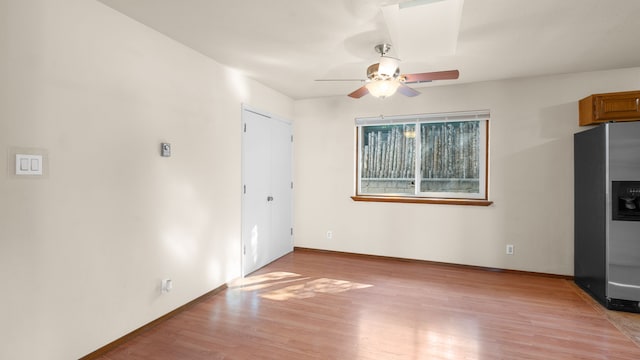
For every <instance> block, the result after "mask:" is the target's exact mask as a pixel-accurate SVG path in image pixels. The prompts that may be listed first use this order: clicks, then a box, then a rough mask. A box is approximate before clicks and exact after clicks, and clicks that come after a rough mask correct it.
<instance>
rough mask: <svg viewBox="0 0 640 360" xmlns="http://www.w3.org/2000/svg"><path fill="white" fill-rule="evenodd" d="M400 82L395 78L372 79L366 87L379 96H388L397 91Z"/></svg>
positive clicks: (372, 93)
mask: <svg viewBox="0 0 640 360" xmlns="http://www.w3.org/2000/svg"><path fill="white" fill-rule="evenodd" d="M398 86H400V83H399V82H398V81H397V80H395V79H388V80H372V81H370V82H368V83H367V84H366V85H365V87H366V88H367V90H369V93H370V94H371V95H373V96H375V97H377V98H386V97H388V96H391V95H393V94H395V93H396V90H398Z"/></svg>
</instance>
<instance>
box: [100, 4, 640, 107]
mask: <svg viewBox="0 0 640 360" xmlns="http://www.w3.org/2000/svg"><path fill="white" fill-rule="evenodd" d="M100 1H101V2H103V3H104V4H106V5H108V6H110V7H112V8H114V9H116V10H118V11H120V12H122V13H124V14H126V15H128V16H130V17H131V18H133V19H136V20H137V21H139V22H141V23H143V24H146V25H147V26H149V27H151V28H153V29H156V30H157V31H159V32H161V33H164V34H165V35H167V36H169V37H171V38H173V39H175V40H177V41H179V42H181V43H183V44H185V45H187V46H189V47H191V48H193V49H195V50H197V51H199V52H201V53H202V54H204V55H206V56H209V57H210V58H212V59H214V60H216V61H217V62H219V63H221V64H224V65H227V66H229V67H231V68H234V69H237V70H238V71H241V72H242V73H244V74H245V75H247V76H248V77H250V78H253V79H255V80H257V81H259V82H261V83H263V84H265V85H268V86H269V87H271V88H273V89H276V90H278V91H280V92H282V93H284V94H286V95H288V96H290V97H292V98H294V99H303V98H312V97H320V96H332V95H346V94H348V93H350V92H351V91H353V90H355V89H357V88H358V87H360V86H361V84H360V83H359V82H316V81H314V80H315V79H336V78H340V79H342V78H347V79H363V78H365V77H366V68H367V66H369V65H370V64H372V63H375V62H377V58H378V55H377V54H376V53H375V52H374V50H373V47H374V46H375V45H376V44H379V43H382V42H389V41H391V39H392V37H391V36H390V31H389V28H388V26H387V23H386V22H385V18H384V16H383V12H382V8H383V7H385V6H389V5H393V4H398V3H401V2H405V1H398V0H395V1H394V0H322V1H319V0H269V1H265V0H232V1H222V0H100ZM425 6H431V5H425ZM411 26H414V27H416V29H418V30H416V32H415V33H414V34H413V35H414V36H415V37H413V38H412V39H411V40H412V41H402V44H403V45H402V46H403V47H404V48H403V47H401V48H399V49H394V51H396V53H394V54H392V55H395V56H399V57H400V58H401V60H402V62H401V64H400V69H401V72H402V73H418V72H430V71H441V70H451V69H458V70H460V78H459V79H458V80H446V81H440V82H434V83H433V84H430V85H424V84H421V85H420V86H437V85H443V84H454V83H466V82H477V81H485V80H497V79H506V78H515V77H527V76H536V75H546V74H560V73H572V72H582V71H593V70H605V69H617V68H628V67H636V66H640V44H639V43H638V35H639V34H640V1H639V0H466V1H464V6H463V8H462V16H461V21H460V24H459V26H460V27H459V34H458V42H457V48H456V51H455V54H453V55H437V54H433V53H429V49H430V48H429V44H431V43H434V42H435V41H436V40H437V39H438V36H439V35H438V29H433V28H431V29H430V28H429V24H425V22H423V21H419V20H418V21H417V22H416V23H413V24H411ZM392 32H393V30H392ZM434 36H435V37H434ZM411 42H417V43H419V44H420V43H422V44H424V47H422V46H411V48H408V47H407V46H406V44H407V43H411ZM638 85H639V87H640V84H638ZM420 86H414V87H418V88H419V87H420Z"/></svg>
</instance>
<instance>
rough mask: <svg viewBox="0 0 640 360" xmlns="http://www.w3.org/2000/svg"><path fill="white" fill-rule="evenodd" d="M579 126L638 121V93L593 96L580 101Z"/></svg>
mask: <svg viewBox="0 0 640 360" xmlns="http://www.w3.org/2000/svg"><path fill="white" fill-rule="evenodd" d="M579 113H580V116H579V124H580V126H585V125H595V124H599V123H603V122H608V121H638V120H640V91H626V92H617V93H608V94H594V95H591V96H587V97H586V98H584V99H582V100H580V103H579Z"/></svg>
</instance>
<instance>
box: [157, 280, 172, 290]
mask: <svg viewBox="0 0 640 360" xmlns="http://www.w3.org/2000/svg"><path fill="white" fill-rule="evenodd" d="M160 286H161V289H162V292H163V293H168V292H169V291H171V289H173V281H171V279H162V283H161V284H160Z"/></svg>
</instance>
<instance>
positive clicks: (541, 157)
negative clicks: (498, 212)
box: [500, 134, 573, 273]
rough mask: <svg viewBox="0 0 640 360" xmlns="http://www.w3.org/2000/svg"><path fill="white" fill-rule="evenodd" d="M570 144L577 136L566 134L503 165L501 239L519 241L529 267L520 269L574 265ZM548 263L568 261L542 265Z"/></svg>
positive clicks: (520, 252) (522, 259)
mask: <svg viewBox="0 0 640 360" xmlns="http://www.w3.org/2000/svg"><path fill="white" fill-rule="evenodd" d="M572 149H573V136H572V135H567V134H565V135H564V136H563V137H562V138H560V139H557V140H554V141H549V142H546V143H544V144H540V145H537V146H534V147H531V148H527V149H525V150H523V151H518V152H515V153H512V154H511V155H509V156H507V157H505V158H504V160H503V163H502V164H500V167H502V168H504V169H505V171H504V178H503V179H501V183H502V184H503V185H502V189H503V199H502V200H501V205H502V207H503V208H504V209H505V210H504V214H505V217H506V218H505V219H504V221H503V224H504V227H503V229H502V230H503V235H502V238H503V239H505V242H506V243H507V244H514V245H515V248H516V253H515V255H514V256H518V257H519V258H518V263H519V264H520V266H524V267H526V268H525V269H522V270H527V269H536V271H543V272H549V273H558V271H562V272H563V273H566V272H567V271H570V269H572V268H573V265H572V264H567V262H568V261H572V258H573V255H572V253H571V249H572V248H571V247H572V246H573V150H572ZM554 258H555V259H559V260H554ZM568 259H571V260H568ZM505 261H506V260H505ZM545 263H546V264H567V266H566V268H565V269H557V268H549V269H545V268H541V267H544V266H545V265H544V264H545ZM505 265H507V266H505V267H506V268H509V266H508V264H505ZM556 266H557V265H556Z"/></svg>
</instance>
